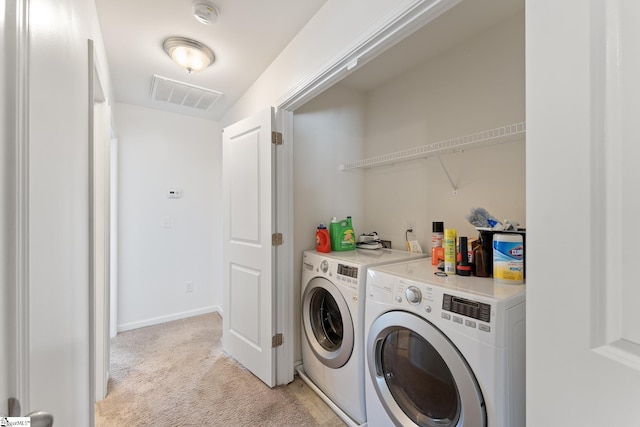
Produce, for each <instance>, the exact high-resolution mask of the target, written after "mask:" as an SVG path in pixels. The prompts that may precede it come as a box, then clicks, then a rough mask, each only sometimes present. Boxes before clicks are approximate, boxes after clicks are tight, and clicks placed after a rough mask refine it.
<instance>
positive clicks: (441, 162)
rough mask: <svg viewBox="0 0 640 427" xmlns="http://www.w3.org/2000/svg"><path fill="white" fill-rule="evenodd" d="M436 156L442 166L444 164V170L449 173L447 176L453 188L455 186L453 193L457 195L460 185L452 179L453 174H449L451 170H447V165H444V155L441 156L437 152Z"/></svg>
mask: <svg viewBox="0 0 640 427" xmlns="http://www.w3.org/2000/svg"><path fill="white" fill-rule="evenodd" d="M436 156H437V157H438V161H439V162H440V166H442V170H443V171H444V173H445V175H447V178H448V179H449V184H451V188H453V195H454V196H457V195H458V187H457V186H456V185H455V184H454V183H453V180H452V179H451V175H449V171H448V170H447V167H446V166H445V165H444V162H443V161H442V157H440V154H436Z"/></svg>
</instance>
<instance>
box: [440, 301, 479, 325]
mask: <svg viewBox="0 0 640 427" xmlns="http://www.w3.org/2000/svg"><path fill="white" fill-rule="evenodd" d="M442 309H443V310H445V311H450V312H452V313H456V314H462V315H463V316H467V317H471V318H473V319H477V320H480V321H481V322H487V323H491V306H490V305H489V304H485V303H483V302H478V301H472V300H470V299H466V298H462V297H459V296H454V295H449V294H444V295H443V298H442Z"/></svg>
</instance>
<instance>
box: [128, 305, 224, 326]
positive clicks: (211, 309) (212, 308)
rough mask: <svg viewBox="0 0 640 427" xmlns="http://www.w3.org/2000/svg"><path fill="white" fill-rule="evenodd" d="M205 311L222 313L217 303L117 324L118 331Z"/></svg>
mask: <svg viewBox="0 0 640 427" xmlns="http://www.w3.org/2000/svg"><path fill="white" fill-rule="evenodd" d="M207 313H220V315H222V309H221V308H220V307H219V306H217V305H211V306H209V307H203V308H198V309H196V310H189V311H183V312H180V313H174V314H170V315H167V316H160V317H152V318H150V319H146V320H140V321H137V322H131V323H125V324H122V325H118V332H126V331H131V330H133V329H139V328H144V327H147V326H154V325H159V324H161V323H166V322H171V321H174V320H180V319H186V318H188V317H193V316H199V315H201V314H207Z"/></svg>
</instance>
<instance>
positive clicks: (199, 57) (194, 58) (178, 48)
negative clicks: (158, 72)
mask: <svg viewBox="0 0 640 427" xmlns="http://www.w3.org/2000/svg"><path fill="white" fill-rule="evenodd" d="M162 47H163V48H164V51H165V52H167V55H169V56H170V57H171V59H173V62H175V63H176V64H178V65H179V66H180V67H182V68H184V69H185V70H187V72H188V73H193V72H194V71H202V70H204V69H205V68H207V67H208V66H209V65H211V64H213V61H214V60H215V57H214V55H213V51H211V49H209V48H208V47H207V46H205V45H204V44H202V43H200V42H198V41H195V40H191V39H187V38H184V37H170V38H168V39H166V40H165V41H164V43H163V44H162Z"/></svg>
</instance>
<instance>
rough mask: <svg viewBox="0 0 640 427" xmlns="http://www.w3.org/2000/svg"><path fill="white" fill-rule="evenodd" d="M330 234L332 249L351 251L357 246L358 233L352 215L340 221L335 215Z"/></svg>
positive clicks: (330, 226)
mask: <svg viewBox="0 0 640 427" xmlns="http://www.w3.org/2000/svg"><path fill="white" fill-rule="evenodd" d="M329 235H330V236H331V250H332V251H351V250H353V249H355V248H356V234H355V232H354V231H353V225H352V224H351V217H350V216H348V217H347V218H346V219H343V220H340V221H338V220H337V219H336V218H335V217H333V219H332V220H331V224H330V225H329Z"/></svg>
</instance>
